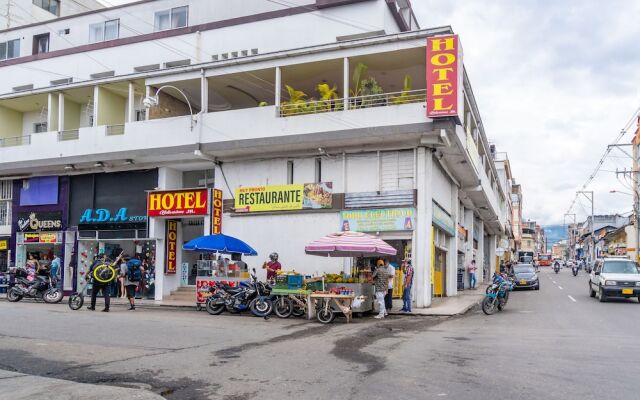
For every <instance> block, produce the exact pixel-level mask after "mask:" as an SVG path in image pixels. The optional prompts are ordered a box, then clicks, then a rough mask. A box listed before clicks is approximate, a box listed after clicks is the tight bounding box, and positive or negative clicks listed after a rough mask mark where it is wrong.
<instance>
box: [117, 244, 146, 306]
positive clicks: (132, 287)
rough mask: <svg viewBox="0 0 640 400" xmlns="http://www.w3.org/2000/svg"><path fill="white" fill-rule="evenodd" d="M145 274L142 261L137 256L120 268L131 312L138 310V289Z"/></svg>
mask: <svg viewBox="0 0 640 400" xmlns="http://www.w3.org/2000/svg"><path fill="white" fill-rule="evenodd" d="M143 272H144V268H142V261H141V260H140V257H139V256H138V255H137V254H136V255H135V256H134V257H132V258H131V259H129V261H127V262H126V264H125V263H123V264H122V265H121V266H120V275H121V276H123V277H124V286H125V288H126V291H127V299H129V304H130V306H129V310H135V309H136V304H135V299H136V288H137V287H138V285H139V284H140V281H142V273H143Z"/></svg>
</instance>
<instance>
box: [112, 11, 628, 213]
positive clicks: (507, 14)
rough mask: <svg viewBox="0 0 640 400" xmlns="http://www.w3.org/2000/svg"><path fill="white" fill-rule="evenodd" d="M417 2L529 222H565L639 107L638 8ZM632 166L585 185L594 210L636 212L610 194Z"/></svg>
mask: <svg viewBox="0 0 640 400" xmlns="http://www.w3.org/2000/svg"><path fill="white" fill-rule="evenodd" d="M125 2H127V1H126V0H109V3H111V4H119V3H125ZM310 2H311V0H310ZM412 3H413V7H414V9H415V12H416V14H417V16H418V20H419V22H420V24H421V26H422V27H423V28H427V27H435V26H442V25H451V26H452V27H453V29H454V31H455V32H456V33H458V34H459V35H460V40H461V43H462V46H463V49H464V57H465V64H466V68H467V71H468V74H469V76H470V79H471V83H472V85H473V88H474V93H475V95H476V99H477V101H478V103H479V106H480V113H481V114H482V119H483V121H484V124H485V129H486V132H487V136H488V137H489V140H490V141H492V142H493V143H495V144H496V145H497V147H498V150H499V151H506V152H507V153H508V155H509V159H510V160H511V165H512V168H513V172H514V177H515V178H516V180H517V182H518V183H521V184H522V186H523V190H524V214H525V218H529V219H532V220H537V221H539V222H541V223H543V224H552V223H562V222H563V216H564V213H565V212H566V211H567V209H568V208H569V206H570V204H571V203H572V201H573V199H574V197H575V192H576V190H579V189H580V188H581V186H582V185H583V183H584V182H585V181H586V180H587V178H588V177H589V175H590V174H591V173H592V171H593V170H594V168H595V167H596V164H597V162H598V160H599V158H600V156H601V155H602V153H603V152H604V150H605V149H606V146H607V145H608V144H610V143H612V142H613V141H614V140H615V138H616V136H617V135H618V134H619V133H620V130H621V129H622V128H623V127H624V126H625V124H627V122H628V121H629V119H630V118H631V116H632V115H633V113H634V112H635V111H636V109H637V108H638V107H639V106H640V52H639V51H637V50H638V47H639V44H638V43H639V42H638V38H639V37H640V24H639V23H638V15H640V2H638V1H631V0H609V1H607V2H606V6H603V4H604V3H603V2H602V1H600V0H563V1H557V0H518V1H513V0H473V1H470V0H446V1H442V0H413V1H412ZM632 131H633V130H631V131H630V132H629V133H628V134H627V135H626V136H625V137H624V139H623V140H622V143H629V140H630V137H631V133H632ZM627 149H628V150H630V149H629V148H627ZM630 167H631V160H630V159H629V158H628V157H627V156H625V155H624V154H623V153H622V152H620V151H618V150H614V151H613V152H612V153H611V156H610V157H608V158H607V159H606V161H605V163H604V165H603V166H602V171H601V172H600V173H599V174H598V175H597V177H596V179H595V180H594V181H593V182H592V183H591V184H590V185H589V187H587V189H586V190H594V191H595V209H596V213H600V214H602V213H613V212H620V213H622V212H629V211H630V210H631V209H632V204H631V197H630V196H627V195H624V194H618V193H613V194H611V193H609V192H610V191H611V190H619V191H626V192H628V191H629V189H628V188H626V187H625V185H628V182H625V181H624V179H623V178H622V176H620V179H621V180H622V182H620V181H619V180H618V179H616V174H615V170H616V169H624V168H627V169H629V168H630ZM590 207H591V206H590V203H589V202H588V201H587V200H586V199H584V198H583V199H582V200H580V201H578V202H577V203H576V204H575V206H574V208H573V211H572V212H575V213H577V214H578V219H584V218H585V217H586V215H587V212H590Z"/></svg>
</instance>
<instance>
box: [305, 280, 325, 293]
mask: <svg viewBox="0 0 640 400" xmlns="http://www.w3.org/2000/svg"><path fill="white" fill-rule="evenodd" d="M305 287H306V288H307V290H311V291H312V292H321V291H323V290H324V284H323V283H322V280H319V281H317V280H313V281H307V282H305Z"/></svg>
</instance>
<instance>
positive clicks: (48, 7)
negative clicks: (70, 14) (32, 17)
mask: <svg viewBox="0 0 640 400" xmlns="http://www.w3.org/2000/svg"><path fill="white" fill-rule="evenodd" d="M32 3H33V4H34V5H36V6H38V7H40V8H42V9H43V10H45V11H49V12H50V13H51V14H53V15H57V16H60V0H33V1H32Z"/></svg>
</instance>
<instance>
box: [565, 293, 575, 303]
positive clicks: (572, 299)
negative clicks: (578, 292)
mask: <svg viewBox="0 0 640 400" xmlns="http://www.w3.org/2000/svg"><path fill="white" fill-rule="evenodd" d="M567 296H569V298H570V299H571V301H573V302H574V303H577V301H576V299H574V298H573V297H571V296H570V295H567Z"/></svg>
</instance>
